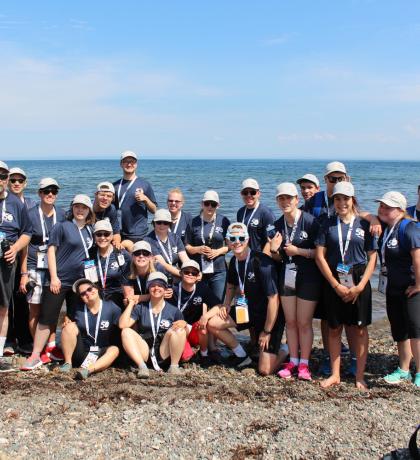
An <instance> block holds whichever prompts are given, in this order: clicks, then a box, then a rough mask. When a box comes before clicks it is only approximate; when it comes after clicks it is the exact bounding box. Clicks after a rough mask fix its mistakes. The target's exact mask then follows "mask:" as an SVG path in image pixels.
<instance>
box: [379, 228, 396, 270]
mask: <svg viewBox="0 0 420 460" xmlns="http://www.w3.org/2000/svg"><path fill="white" fill-rule="evenodd" d="M397 223H398V222H397ZM396 225H397V224H394V225H393V226H392V227H391V230H390V229H389V227H387V228H386V229H385V231H384V238H383V240H382V246H381V264H382V265H385V246H386V243H387V242H388V240H389V238H390V236H391V235H392V233H393V232H394V228H395V226H396Z"/></svg>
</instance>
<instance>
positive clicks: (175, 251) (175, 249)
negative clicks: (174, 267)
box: [172, 246, 178, 254]
mask: <svg viewBox="0 0 420 460" xmlns="http://www.w3.org/2000/svg"><path fill="white" fill-rule="evenodd" d="M172 252H173V253H174V254H177V253H178V248H177V247H176V246H172Z"/></svg>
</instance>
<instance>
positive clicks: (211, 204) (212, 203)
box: [203, 201, 217, 208]
mask: <svg viewBox="0 0 420 460" xmlns="http://www.w3.org/2000/svg"><path fill="white" fill-rule="evenodd" d="M203 204H204V206H211V207H212V208H217V203H216V202H215V201H203Z"/></svg>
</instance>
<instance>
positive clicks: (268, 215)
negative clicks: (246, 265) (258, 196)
mask: <svg viewBox="0 0 420 460" xmlns="http://www.w3.org/2000/svg"><path fill="white" fill-rule="evenodd" d="M254 210H255V209H254V208H251V209H249V208H247V207H246V206H242V208H240V209H239V210H238V212H237V213H236V220H237V221H238V222H242V223H244V224H245V225H246V226H247V227H248V233H249V247H250V248H251V249H253V250H254V251H262V250H263V249H264V246H265V244H266V243H267V232H266V228H267V227H268V226H269V225H273V223H274V219H275V217H274V214H273V212H272V211H271V209H270V208H269V207H267V206H265V205H263V204H262V203H260V205H259V206H258V208H257V210H256V211H255V213H254V214H253V212H254ZM251 216H252V219H251Z"/></svg>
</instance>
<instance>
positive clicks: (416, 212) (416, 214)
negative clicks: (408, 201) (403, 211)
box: [407, 185, 420, 222]
mask: <svg viewBox="0 0 420 460" xmlns="http://www.w3.org/2000/svg"><path fill="white" fill-rule="evenodd" d="M407 214H408V215H409V216H410V217H412V218H413V219H414V220H416V221H417V222H420V185H419V186H418V187H417V203H416V204H415V205H413V206H409V207H408V208H407Z"/></svg>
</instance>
